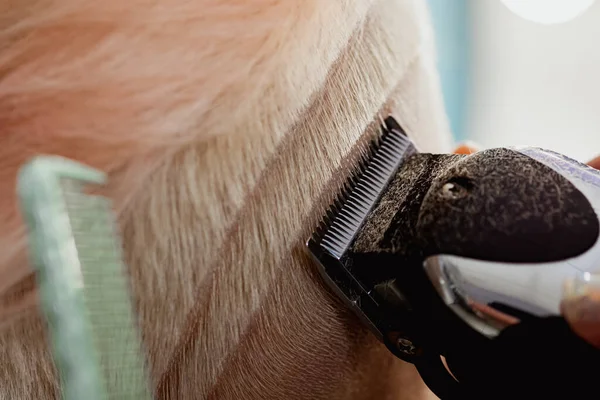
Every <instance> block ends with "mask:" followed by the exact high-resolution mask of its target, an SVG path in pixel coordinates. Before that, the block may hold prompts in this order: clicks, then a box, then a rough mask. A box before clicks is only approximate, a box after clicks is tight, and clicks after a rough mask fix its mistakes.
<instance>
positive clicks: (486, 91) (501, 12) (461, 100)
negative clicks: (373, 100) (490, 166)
mask: <svg viewBox="0 0 600 400" xmlns="http://www.w3.org/2000/svg"><path fill="white" fill-rule="evenodd" d="M427 1H428V2H429V6H430V9H431V13H432V16H433V21H434V26H435V30H436V40H437V50H438V67H439V71H440V75H441V79H442V87H443V91H444V99H445V105H446V110H447V112H448V115H449V118H450V122H451V127H452V130H453V133H454V135H455V138H456V141H457V142H459V141H465V140H472V141H474V142H476V143H478V144H479V145H481V146H483V147H495V146H507V145H508V146H510V145H534V146H541V147H545V148H549V149H552V150H556V151H560V152H562V153H564V154H566V155H569V156H571V157H574V158H576V159H578V160H582V161H587V160H588V159H591V158H592V157H594V156H596V155H598V154H600V45H599V42H600V1H595V0H427Z"/></svg>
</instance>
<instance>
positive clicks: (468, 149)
mask: <svg viewBox="0 0 600 400" xmlns="http://www.w3.org/2000/svg"><path fill="white" fill-rule="evenodd" d="M478 151H479V146H477V145H476V144H474V143H470V142H469V143H463V144H461V145H460V146H458V147H457V148H456V149H454V154H465V155H469V154H473V153H477V152H478Z"/></svg>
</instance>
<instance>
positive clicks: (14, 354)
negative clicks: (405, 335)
mask: <svg viewBox="0 0 600 400" xmlns="http://www.w3.org/2000/svg"><path fill="white" fill-rule="evenodd" d="M423 14H424V9H423V4H421V2H420V1H416V0H415V1H408V2H407V1H399V0H382V1H377V2H373V1H368V0H361V1H358V0H335V1H321V0H301V1H300V0H285V1H271V0H256V1H251V2H248V1H241V0H227V1H222V0H199V1H183V0H160V1H155V0H130V1H116V0H103V1H93V0H19V1H13V0H0V193H1V195H0V229H1V230H0V250H1V252H0V362H2V364H3V368H5V367H4V365H6V368H5V370H4V372H2V373H0V378H2V379H0V382H2V385H0V386H2V388H3V389H0V393H1V394H2V395H0V397H2V396H9V397H12V398H38V397H40V396H46V395H47V394H48V393H50V392H52V393H54V391H55V390H56V385H57V381H56V379H55V376H54V372H53V370H52V368H51V365H52V364H51V363H50V361H49V356H48V348H47V347H48V346H47V343H46V341H45V339H44V336H43V328H42V327H43V323H42V322H41V318H40V317H39V315H38V312H37V301H38V300H37V297H36V291H35V280H34V278H33V276H32V269H31V268H30V266H29V265H28V262H27V258H26V237H25V230H24V227H23V224H22V222H21V219H20V216H19V213H18V209H17V204H16V195H15V190H14V187H15V177H16V172H17V170H18V168H19V167H20V166H21V165H22V164H23V163H24V162H26V161H27V160H28V159H29V158H30V157H32V156H33V155H35V154H39V153H46V154H57V155H62V156H66V157H70V158H73V159H75V160H78V161H81V162H83V163H86V164H89V165H91V166H93V167H96V168H99V169H101V170H103V171H106V172H107V173H108V174H109V177H110V182H111V183H110V186H109V191H108V193H109V195H110V196H111V198H113V199H114V200H115V204H116V210H115V211H116V213H117V215H118V218H119V222H120V226H121V232H122V236H123V241H124V247H125V254H126V262H127V265H128V267H129V269H130V274H131V276H132V282H133V288H134V294H135V300H136V305H137V309H138V313H139V316H140V319H141V328H142V334H143V339H144V344H145V346H146V348H147V350H148V354H149V360H150V367H151V373H152V374H151V375H152V379H153V383H154V384H155V386H156V387H157V390H158V393H159V395H160V396H161V398H219V399H225V398H235V397H237V398H245V399H253V398H283V397H287V398H311V399H314V398H338V397H339V398H353V397H354V398H361V397H370V396H373V395H377V394H378V393H379V394H381V395H382V396H383V395H385V394H386V393H388V392H391V391H393V390H395V389H394V388H396V387H397V386H403V385H404V387H405V388H406V389H407V390H409V387H410V388H411V389H410V390H412V391H414V393H418V392H419V393H420V389H419V390H417V389H412V387H413V386H414V387H415V388H416V387H417V386H418V385H419V384H418V382H417V381H416V377H415V375H414V374H412V373H409V374H408V375H406V376H404V375H403V376H402V377H401V376H398V375H397V374H398V371H399V370H401V369H402V368H404V366H403V364H401V363H400V362H399V361H397V360H395V359H394V358H393V357H392V356H391V355H390V354H388V352H387V351H386V349H385V348H384V347H383V346H381V345H379V344H378V343H375V340H374V339H373V338H372V337H371V336H369V335H368V334H367V333H366V332H365V331H364V330H363V329H362V328H361V327H360V325H359V324H358V322H356V321H355V319H354V317H352V316H351V315H349V314H348V313H347V312H346V311H345V310H344V308H343V307H340V306H339V304H338V303H337V302H336V301H335V300H334V299H333V297H332V296H330V294H329V292H328V291H327V290H326V289H325V288H324V287H323V285H321V283H320V280H319V279H318V277H317V276H316V274H315V272H314V270H313V267H312V265H311V262H310V260H309V259H308V257H307V255H306V253H305V252H304V251H303V250H302V243H303V242H304V240H305V239H306V237H308V235H309V233H310V230H311V228H312V226H314V225H315V223H316V222H317V220H318V217H319V215H321V214H322V212H323V211H324V209H325V206H326V204H327V203H328V202H329V201H330V200H331V199H332V198H333V196H334V195H335V192H336V190H337V188H338V187H339V186H340V184H341V182H342V181H343V180H344V178H345V176H347V174H348V172H349V171H350V170H351V169H352V165H353V163H354V162H355V161H356V160H357V158H358V157H359V156H360V153H361V151H362V149H364V148H365V146H366V139H367V138H368V137H369V136H372V134H373V133H374V132H375V129H376V126H377V124H378V121H379V118H380V117H382V116H385V115H386V114H387V113H399V114H400V115H396V116H397V117H398V118H399V119H400V120H401V121H403V123H404V124H405V127H406V128H407V129H408V130H409V132H411V133H412V132H415V131H418V132H419V135H420V136H417V140H418V141H420V142H421V144H422V145H425V146H429V147H430V148H432V149H441V148H443V145H444V144H445V143H446V136H445V128H446V126H445V122H444V120H443V118H442V117H441V115H442V113H441V107H440V102H439V98H438V95H437V83H436V81H435V79H434V78H432V75H431V71H430V70H431V66H432V63H431V60H430V59H429V58H428V54H429V49H428V47H427V46H425V47H422V44H423V43H424V42H426V37H427V34H428V33H427V30H426V29H422V27H423V25H424V24H425V23H426V21H425V20H423V19H422V18H423ZM440 135H441V136H440ZM438 138H441V139H439V140H438ZM6 380H10V383H7V382H5V381H6ZM412 380H414V382H415V384H414V385H413V383H412ZM415 385H416V386H415ZM419 387H420V386H419ZM2 391H4V393H3V392H2ZM169 396H170V397H169Z"/></svg>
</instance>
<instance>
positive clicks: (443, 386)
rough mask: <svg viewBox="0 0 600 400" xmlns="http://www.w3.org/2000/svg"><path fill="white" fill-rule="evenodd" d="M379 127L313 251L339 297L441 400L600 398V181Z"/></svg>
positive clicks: (551, 158)
mask: <svg viewBox="0 0 600 400" xmlns="http://www.w3.org/2000/svg"><path fill="white" fill-rule="evenodd" d="M381 131H382V132H381V136H380V137H379V138H378V139H377V141H376V143H375V144H374V145H373V146H372V152H371V154H370V155H369V156H368V157H367V159H366V160H365V162H364V164H363V165H362V166H361V169H360V172H359V173H358V174H357V175H356V176H353V177H352V179H351V180H350V181H349V183H348V185H346V190H345V192H344V193H342V194H341V195H340V197H339V199H338V201H336V202H335V204H334V205H333V206H332V207H331V209H330V210H329V212H328V213H327V216H326V217H325V219H324V220H323V222H322V223H321V225H320V226H319V227H318V228H317V229H316V231H315V233H314V234H313V236H312V237H311V238H310V239H309V241H308V243H307V245H308V248H309V249H310V252H311V253H312V254H313V255H314V257H315V258H316V259H317V260H318V265H319V269H320V272H321V274H322V275H323V277H324V278H325V280H326V281H327V282H328V283H329V285H330V286H331V288H332V289H333V290H334V292H335V293H336V294H337V295H338V296H339V297H341V298H342V299H343V300H345V302H346V304H347V305H348V307H350V308H351V309H352V310H354V312H355V313H356V314H357V315H358V316H359V317H360V318H361V319H362V321H363V322H364V323H365V324H366V325H367V326H368V327H369V328H370V330H371V331H372V332H373V333H374V334H375V335H376V336H377V337H378V338H379V339H380V340H381V341H382V342H383V343H385V345H386V346H387V347H388V348H389V350H390V351H391V352H392V353H394V354H395V355H396V356H398V357H399V358H401V359H402V360H405V361H407V362H410V363H413V364H414V365H415V366H416V368H417V369H418V371H419V373H420V374H421V376H422V377H423V380H424V381H425V383H426V384H427V385H428V386H429V387H430V388H431V389H432V390H433V392H434V393H436V394H437V395H438V396H439V397H441V398H442V399H444V400H446V399H475V398H476V399H495V398H519V399H520V398H550V397H552V398H554V397H563V396H568V398H580V396H584V395H586V394H587V395H593V394H594V393H595V392H596V391H598V394H597V395H600V387H597V386H598V385H596V384H595V379H596V378H597V376H598V372H596V371H597V369H598V367H599V366H600V349H599V348H600V313H599V312H597V310H598V309H600V307H598V305H599V304H600V299H599V298H600V243H599V241H598V238H599V235H600V220H599V217H598V212H599V211H600V172H598V171H596V170H594V169H592V168H591V167H588V166H586V165H583V164H581V163H579V162H577V161H575V160H571V159H569V158H567V157H565V156H563V155H560V154H557V153H554V152H551V151H548V150H543V149H538V148H530V147H527V148H498V149H491V150H485V151H481V152H478V153H474V154H472V155H467V156H465V155H448V154H425V153H420V152H418V151H417V149H416V148H415V146H414V144H413V143H412V142H411V141H410V140H409V138H408V136H407V135H406V134H405V133H404V131H403V130H402V128H401V127H400V126H399V124H398V123H397V122H396V121H395V120H394V119H393V118H391V117H390V118H388V119H386V121H385V124H384V125H383V126H382V129H381ZM599 372H600V371H599Z"/></svg>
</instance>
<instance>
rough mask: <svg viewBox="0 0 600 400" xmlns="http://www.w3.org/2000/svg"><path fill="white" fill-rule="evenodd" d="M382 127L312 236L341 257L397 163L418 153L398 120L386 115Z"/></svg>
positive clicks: (326, 248) (333, 253)
mask: <svg viewBox="0 0 600 400" xmlns="http://www.w3.org/2000/svg"><path fill="white" fill-rule="evenodd" d="M381 128H382V129H381V130H382V134H381V135H380V136H378V137H377V138H376V139H375V140H373V142H372V143H371V146H370V147H369V149H368V152H367V153H368V154H367V155H366V156H365V157H363V159H362V160H361V162H360V164H359V166H358V167H357V169H356V173H355V174H353V175H352V176H351V177H350V178H349V179H348V180H347V181H346V183H345V184H344V185H343V187H342V190H341V193H340V195H339V196H338V197H337V198H336V199H335V200H334V202H333V204H332V205H331V207H330V208H329V210H327V212H326V214H325V216H324V218H323V220H322V222H321V223H320V224H319V227H318V228H317V229H316V230H315V232H314V234H313V236H312V239H311V240H312V241H314V242H315V243H317V244H318V245H319V247H320V248H321V249H322V250H324V251H326V252H327V253H329V254H330V255H332V256H333V257H335V258H336V259H338V260H339V259H340V258H341V257H342V256H343V254H344V253H345V252H346V251H347V250H348V248H349V247H350V245H351V244H352V241H353V240H354V238H355V236H356V234H357V233H358V231H359V229H360V227H361V226H362V224H363V222H364V221H365V219H366V218H367V216H368V214H369V212H370V211H371V210H372V209H373V207H374V206H375V204H376V203H377V200H378V199H379V197H380V196H381V193H382V192H383V190H384V189H385V188H386V187H387V184H388V183H389V181H390V179H391V178H392V177H393V175H394V173H395V172H396V170H397V169H398V167H399V166H400V165H401V164H402V162H403V161H404V160H405V159H406V158H407V157H408V156H410V155H412V154H414V153H416V148H415V146H414V145H413V143H412V142H411V141H410V139H409V138H408V137H407V135H406V133H404V131H403V130H402V128H401V127H400V125H399V124H398V123H397V122H396V120H394V119H393V118H391V117H389V118H387V119H386V120H385V125H383V126H382V127H381Z"/></svg>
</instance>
